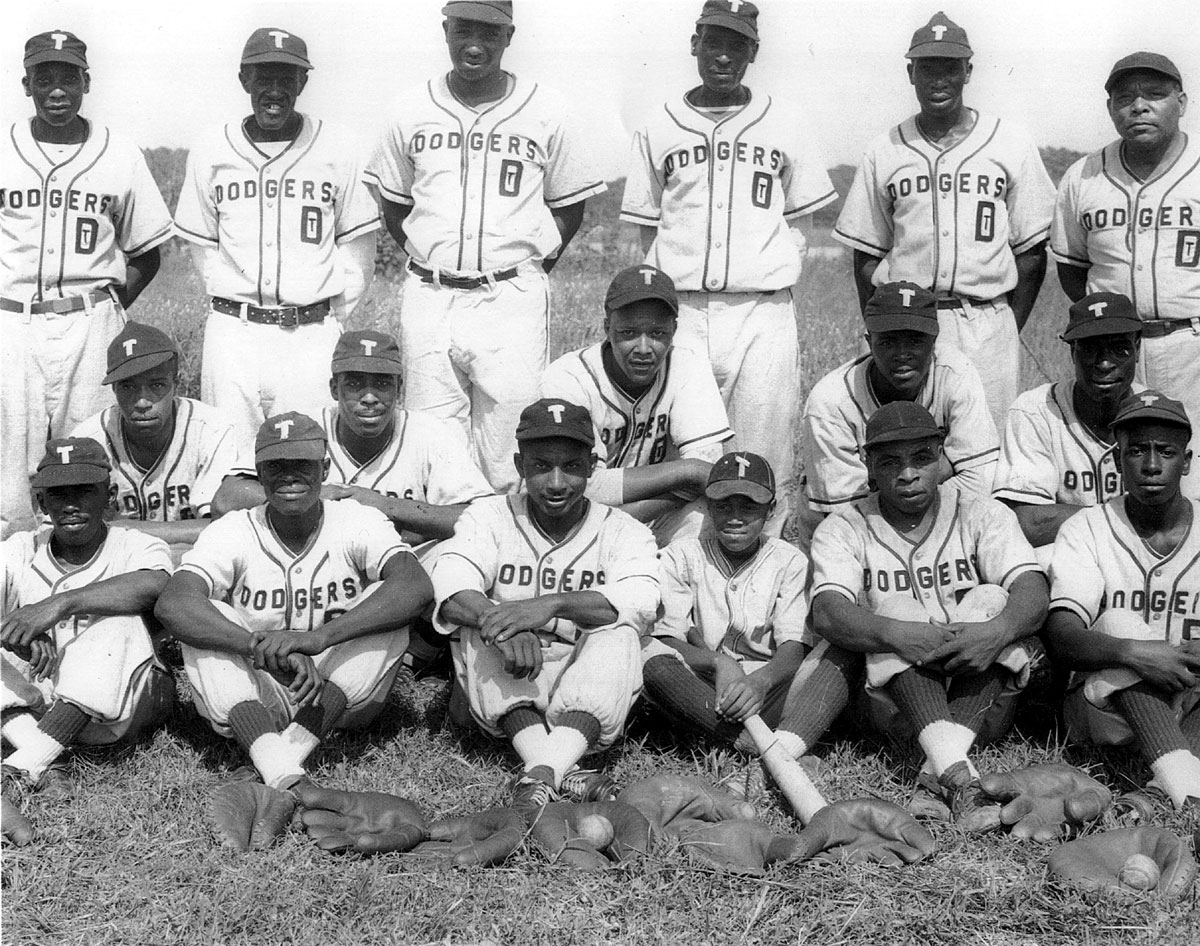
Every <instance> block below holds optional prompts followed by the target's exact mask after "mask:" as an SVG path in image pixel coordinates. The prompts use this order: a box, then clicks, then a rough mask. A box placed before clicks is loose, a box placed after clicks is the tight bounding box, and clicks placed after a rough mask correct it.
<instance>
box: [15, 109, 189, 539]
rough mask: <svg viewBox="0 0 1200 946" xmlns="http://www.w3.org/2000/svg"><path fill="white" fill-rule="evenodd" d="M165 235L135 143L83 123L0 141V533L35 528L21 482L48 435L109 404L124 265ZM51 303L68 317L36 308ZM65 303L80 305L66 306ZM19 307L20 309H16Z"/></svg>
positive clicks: (162, 214) (22, 127)
mask: <svg viewBox="0 0 1200 946" xmlns="http://www.w3.org/2000/svg"><path fill="white" fill-rule="evenodd" d="M170 236H171V215H170V213H168V211H167V208H166V205H165V204H164V203H163V199H162V195H161V194H160V193H159V191H158V187H157V186H156V185H155V183H154V179H153V178H152V177H151V176H150V170H149V168H148V167H147V166H146V160H145V158H143V157H142V153H141V151H139V150H138V148H137V146H136V145H134V144H133V143H132V142H130V141H127V140H125V139H124V138H121V137H119V136H117V135H114V134H113V133H112V132H111V131H109V129H108V128H106V127H104V126H103V125H98V124H95V123H93V122H89V123H88V136H87V139H86V140H85V141H84V142H83V143H82V144H80V145H52V144H47V143H43V142H38V141H35V140H34V138H33V134H32V132H31V123H30V120H28V119H27V120H22V121H19V122H16V123H14V124H13V125H12V126H11V127H10V128H9V129H8V133H7V134H5V135H4V136H3V140H0V299H2V300H3V301H2V302H0V305H2V306H3V307H4V308H5V309H10V310H11V309H16V311H5V312H4V313H3V316H2V317H3V320H4V344H3V345H0V436H2V437H3V441H4V451H3V459H0V476H2V478H3V479H2V483H0V486H2V489H0V495H2V501H0V534H2V535H5V536H6V535H9V534H11V533H12V532H13V531H14V530H16V529H19V528H28V527H29V526H30V525H32V523H33V506H32V503H31V501H30V496H29V476H30V475H31V474H32V473H33V472H34V470H36V469H37V463H38V460H40V459H41V456H42V452H43V447H44V446H45V444H46V440H47V438H49V437H65V436H66V435H67V432H68V431H70V430H71V429H72V428H74V427H75V426H76V425H77V424H79V423H80V422H81V421H83V420H84V419H85V418H87V417H90V416H91V415H92V414H94V413H96V412H97V411H99V410H100V409H101V408H103V407H105V406H106V405H108V404H111V403H113V396H112V392H111V391H110V390H109V389H108V388H106V387H104V386H103V385H102V384H101V383H100V382H101V379H102V378H103V377H104V375H105V373H106V370H107V369H106V359H105V353H106V350H107V348H108V343H109V342H110V341H112V339H113V338H114V337H115V336H116V335H117V334H118V333H119V332H120V331H121V328H122V327H123V326H124V325H125V312H124V310H123V309H122V308H121V306H120V304H119V303H118V302H117V301H116V298H115V295H114V293H115V292H116V291H117V290H118V289H119V288H120V287H123V286H124V285H125V270H126V262H127V261H128V259H129V258H130V257H134V256H140V255H141V254H143V253H146V252H148V251H149V250H152V249H154V248H155V247H156V246H158V245H159V244H161V243H163V242H165V241H166V240H167V239H168V238H169V237H170ZM59 300H62V301H61V302H59V305H58V308H61V309H64V310H67V309H69V311H59V312H52V311H33V309H37V308H46V307H49V306H50V305H51V304H53V303H55V302H57V301H59ZM71 302H74V303H75V304H77V305H78V308H72V307H71ZM18 307H19V308H18Z"/></svg>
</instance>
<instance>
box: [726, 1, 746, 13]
mask: <svg viewBox="0 0 1200 946" xmlns="http://www.w3.org/2000/svg"><path fill="white" fill-rule="evenodd" d="M744 2H745V0H729V12H730V13H737V11H738V10H740V9H741V8H742V4H743V3H744Z"/></svg>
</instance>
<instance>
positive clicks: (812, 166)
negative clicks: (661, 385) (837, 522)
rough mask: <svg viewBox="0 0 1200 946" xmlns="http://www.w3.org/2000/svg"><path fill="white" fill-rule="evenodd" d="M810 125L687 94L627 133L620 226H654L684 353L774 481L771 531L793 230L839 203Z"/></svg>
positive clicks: (795, 353)
mask: <svg viewBox="0 0 1200 946" xmlns="http://www.w3.org/2000/svg"><path fill="white" fill-rule="evenodd" d="M811 127H812V123H811V122H810V121H808V120H806V119H805V118H804V117H803V116H801V115H800V114H799V112H798V111H797V110H796V109H795V107H794V106H792V105H791V104H790V103H785V102H782V101H780V100H779V99H777V98H776V97H774V96H773V95H768V94H763V93H760V94H758V95H752V97H751V99H750V102H749V103H748V104H747V105H746V106H745V107H744V108H741V109H739V110H737V111H733V112H729V111H721V112H719V113H711V112H708V111H706V110H704V109H700V108H697V107H695V106H693V105H692V104H691V103H690V102H689V101H688V98H687V96H686V95H685V96H681V97H679V98H676V99H671V100H670V101H668V102H666V103H664V104H663V105H662V106H661V107H659V108H657V109H656V110H655V111H654V112H653V113H652V114H651V115H650V116H649V117H648V118H647V119H646V121H645V122H644V123H643V124H642V125H641V127H639V129H638V130H637V132H636V133H635V134H634V138H633V154H632V158H631V160H630V164H629V174H628V178H627V179H626V183H625V194H624V198H623V200H622V203H621V219H622V220H625V221H627V222H629V223H634V224H638V225H640V226H648V227H654V228H655V229H656V234H655V238H654V242H653V244H652V245H651V247H650V252H649V254H648V255H647V257H646V262H647V263H650V264H652V265H654V266H657V267H658V268H659V269H661V270H663V271H664V272H665V273H666V274H667V275H668V276H670V277H671V279H672V280H674V282H675V286H676V288H677V289H678V290H679V291H680V292H679V330H678V332H677V334H676V336H675V346H676V348H677V349H681V348H690V349H692V350H693V351H695V352H696V353H697V354H699V355H701V356H702V357H706V358H708V359H709V360H710V362H711V364H712V368H713V374H714V375H715V377H716V380H717V385H718V388H719V390H720V392H721V397H722V398H723V399H724V401H725V406H726V408H727V409H728V413H729V420H730V422H731V424H732V425H733V429H734V432H735V434H736V447H737V449H739V450H751V451H753V452H755V453H758V454H761V455H762V456H763V457H765V458H766V459H767V461H768V462H769V463H770V464H771V468H772V469H773V470H774V471H775V478H776V481H777V482H778V483H779V484H780V491H779V493H780V505H779V506H778V507H777V510H776V515H775V516H774V517H773V519H774V522H775V523H776V524H778V525H780V526H781V525H782V523H783V522H784V520H785V519H786V517H787V514H788V508H787V507H788V503H787V497H788V495H789V493H790V484H791V481H792V477H793V472H792V471H793V467H794V460H793V450H792V437H791V436H790V433H788V435H786V436H780V431H785V432H790V431H793V430H795V427H796V413H797V411H798V407H799V403H800V371H799V363H798V359H799V342H798V339H797V333H796V312H795V306H794V305H793V302H792V286H794V285H795V283H796V281H797V280H798V279H799V278H800V268H801V263H802V260H803V255H804V246H803V238H802V236H801V235H800V233H799V232H798V231H794V230H792V229H790V228H789V226H788V224H789V222H791V221H795V220H797V219H799V218H801V217H804V216H806V215H808V214H811V213H813V211H815V210H818V209H820V208H821V207H824V206H825V205H826V204H829V203H831V202H833V201H834V200H836V199H837V194H836V192H835V191H834V189H833V185H832V183H831V182H830V180H829V175H828V173H827V172H826V170H825V162H824V160H823V159H822V157H821V155H820V153H819V152H818V150H817V149H816V148H815V147H814V146H813V144H812V142H811V140H810V139H809V138H808V136H807V135H806V132H805V129H808V128H811Z"/></svg>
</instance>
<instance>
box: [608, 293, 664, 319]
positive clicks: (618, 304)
mask: <svg viewBox="0 0 1200 946" xmlns="http://www.w3.org/2000/svg"><path fill="white" fill-rule="evenodd" d="M646 300H652V301H654V302H661V303H662V304H663V305H665V306H666V307H667V308H668V309H670V310H671V314H672V315H678V314H679V301H678V300H677V299H674V298H672V297H671V296H665V295H663V294H662V293H659V292H643V291H640V290H639V291H636V292H627V293H625V294H624V295H620V296H617V297H616V298H613V299H605V300H604V308H605V309H606V310H607V311H609V312H615V311H616V310H617V309H624V308H625V307H626V306H628V305H633V304H634V303H635V302H644V301H646Z"/></svg>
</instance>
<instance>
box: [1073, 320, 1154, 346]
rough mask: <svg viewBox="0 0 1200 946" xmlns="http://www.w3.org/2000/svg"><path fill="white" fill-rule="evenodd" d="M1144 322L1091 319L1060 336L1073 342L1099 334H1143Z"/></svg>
mask: <svg viewBox="0 0 1200 946" xmlns="http://www.w3.org/2000/svg"><path fill="white" fill-rule="evenodd" d="M1141 334H1142V322H1141V320H1140V319H1091V320H1089V321H1087V322H1083V323H1081V324H1079V325H1076V326H1075V327H1074V328H1069V329H1067V330H1066V331H1065V332H1063V333H1062V335H1060V336H1059V337H1060V338H1061V339H1062V340H1063V341H1064V342H1073V341H1075V340H1076V339H1080V338H1094V337H1095V336H1097V335H1141Z"/></svg>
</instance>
